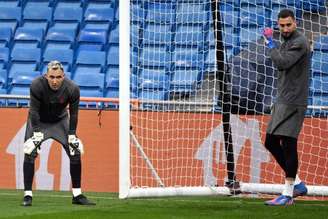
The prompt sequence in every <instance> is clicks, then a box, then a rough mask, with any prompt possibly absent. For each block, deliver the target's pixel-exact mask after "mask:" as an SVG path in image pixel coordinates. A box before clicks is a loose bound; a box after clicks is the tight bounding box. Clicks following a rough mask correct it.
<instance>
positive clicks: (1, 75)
mask: <svg viewBox="0 0 328 219" xmlns="http://www.w3.org/2000/svg"><path fill="white" fill-rule="evenodd" d="M6 86H7V71H5V70H0V89H6Z"/></svg>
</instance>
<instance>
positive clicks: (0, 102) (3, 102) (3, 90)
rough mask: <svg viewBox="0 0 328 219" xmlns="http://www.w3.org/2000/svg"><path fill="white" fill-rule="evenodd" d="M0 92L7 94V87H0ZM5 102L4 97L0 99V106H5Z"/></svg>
mask: <svg viewBox="0 0 328 219" xmlns="http://www.w3.org/2000/svg"><path fill="white" fill-rule="evenodd" d="M0 94H7V89H6V88H0ZM6 102H7V101H6V100H5V99H0V106H5V105H6Z"/></svg>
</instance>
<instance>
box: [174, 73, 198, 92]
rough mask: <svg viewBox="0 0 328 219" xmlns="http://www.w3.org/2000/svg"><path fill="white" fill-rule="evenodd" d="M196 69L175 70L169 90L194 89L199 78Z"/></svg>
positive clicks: (184, 90)
mask: <svg viewBox="0 0 328 219" xmlns="http://www.w3.org/2000/svg"><path fill="white" fill-rule="evenodd" d="M199 76H200V74H199V71H198V70H177V71H175V72H174V75H173V79H172V80H171V83H170V90H171V91H172V92H174V93H188V92H192V91H193V90H195V86H196V84H197V81H198V80H199V78H198V77H199Z"/></svg>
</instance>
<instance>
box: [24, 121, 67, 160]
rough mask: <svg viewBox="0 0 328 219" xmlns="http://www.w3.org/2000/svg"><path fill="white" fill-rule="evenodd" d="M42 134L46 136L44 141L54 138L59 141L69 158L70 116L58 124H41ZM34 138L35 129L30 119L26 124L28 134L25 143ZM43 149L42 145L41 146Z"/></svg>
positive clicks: (26, 133)
mask: <svg viewBox="0 0 328 219" xmlns="http://www.w3.org/2000/svg"><path fill="white" fill-rule="evenodd" d="M39 127H40V132H42V133H43V134H44V140H43V141H45V140H47V139H49V138H52V139H54V140H56V141H58V142H59V143H60V144H62V146H63V147H64V149H65V151H66V153H67V155H68V156H70V153H69V147H68V129H69V118H68V116H66V117H64V118H63V119H61V120H60V121H58V122H54V123H43V122H40V124H39ZM32 136H33V128H32V124H31V120H30V119H29V118H28V120H27V124H26V132H25V141H26V140H27V139H29V138H30V137H32ZM41 148H42V145H41Z"/></svg>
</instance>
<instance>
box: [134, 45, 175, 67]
mask: <svg viewBox="0 0 328 219" xmlns="http://www.w3.org/2000/svg"><path fill="white" fill-rule="evenodd" d="M170 59H171V54H170V53H168V52H166V47H165V46H144V47H143V49H142V52H141V57H140V63H141V65H142V66H145V67H149V68H165V67H167V64H168V63H169V61H170Z"/></svg>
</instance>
